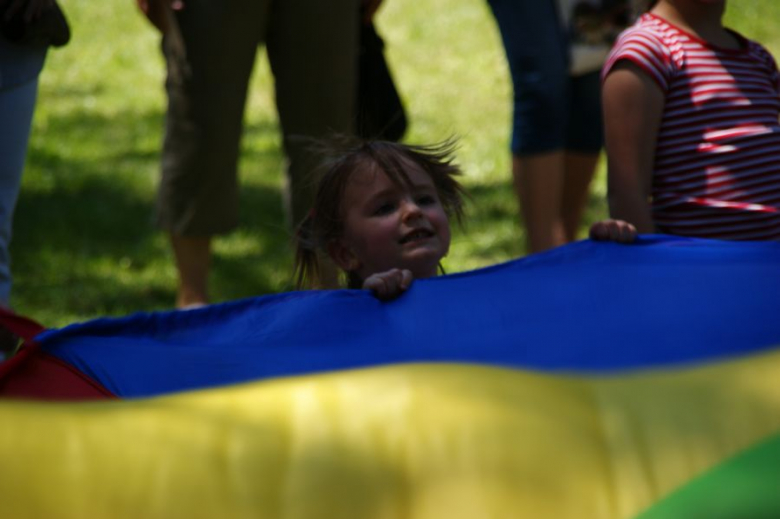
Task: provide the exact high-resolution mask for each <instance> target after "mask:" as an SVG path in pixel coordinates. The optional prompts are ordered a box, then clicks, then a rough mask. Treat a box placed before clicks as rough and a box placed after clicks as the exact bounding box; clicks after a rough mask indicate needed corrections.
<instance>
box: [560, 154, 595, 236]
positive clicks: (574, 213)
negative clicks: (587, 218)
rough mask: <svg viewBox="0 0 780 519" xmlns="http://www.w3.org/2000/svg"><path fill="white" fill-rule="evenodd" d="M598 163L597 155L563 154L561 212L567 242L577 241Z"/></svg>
mask: <svg viewBox="0 0 780 519" xmlns="http://www.w3.org/2000/svg"><path fill="white" fill-rule="evenodd" d="M598 161H599V155H598V153H578V152H573V151H567V152H566V154H565V159H564V164H565V166H564V168H565V173H564V180H563V190H562V193H561V211H562V218H563V229H564V234H565V236H566V241H567V242H569V241H574V240H576V239H577V232H578V231H579V228H580V223H581V222H582V215H583V213H584V211H585V206H586V205H587V203H588V194H589V193H590V183H591V180H593V175H594V173H595V172H596V165H597V164H598Z"/></svg>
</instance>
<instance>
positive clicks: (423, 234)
mask: <svg viewBox="0 0 780 519" xmlns="http://www.w3.org/2000/svg"><path fill="white" fill-rule="evenodd" d="M431 236H433V232H432V231H429V230H428V229H417V230H416V231H412V232H410V233H409V234H407V235H406V236H404V237H403V238H401V240H400V242H399V243H401V245H403V244H405V243H410V242H414V241H419V240H425V239H427V238H430V237H431Z"/></svg>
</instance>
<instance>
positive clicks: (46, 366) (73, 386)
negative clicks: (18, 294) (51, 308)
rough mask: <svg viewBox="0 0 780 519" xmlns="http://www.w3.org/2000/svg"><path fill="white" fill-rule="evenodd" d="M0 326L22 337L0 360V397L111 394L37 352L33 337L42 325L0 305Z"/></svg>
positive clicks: (85, 397)
mask: <svg viewBox="0 0 780 519" xmlns="http://www.w3.org/2000/svg"><path fill="white" fill-rule="evenodd" d="M0 326H4V327H5V328H8V329H9V330H10V331H12V332H13V333H15V334H16V335H18V336H19V337H21V338H22V339H24V344H23V345H22V347H21V349H20V350H19V352H18V353H17V354H16V355H14V356H13V357H11V358H10V359H8V360H6V361H4V362H0V398H27V399H34V400H96V399H102V398H115V395H114V394H112V393H111V392H110V391H108V390H107V389H106V388H104V387H103V386H102V385H101V384H99V383H97V382H95V381H94V380H92V379H91V378H90V377H88V376H87V375H85V374H84V373H82V372H81V371H79V370H77V369H76V368H74V367H73V366H71V365H70V364H68V363H66V362H63V361H62V360H60V359H58V358H56V357H53V356H51V355H49V354H47V353H44V352H43V351H41V349H40V347H39V346H38V344H37V343H35V341H34V340H33V338H34V337H35V336H36V335H38V334H39V333H40V332H42V331H43V330H44V329H45V328H44V327H43V326H42V325H40V324H38V323H36V322H35V321H33V320H31V319H27V318H26V317H22V316H20V315H16V314H15V313H13V312H11V311H10V310H6V309H3V308H0Z"/></svg>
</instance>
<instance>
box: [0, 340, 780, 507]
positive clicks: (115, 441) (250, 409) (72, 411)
mask: <svg viewBox="0 0 780 519" xmlns="http://www.w3.org/2000/svg"><path fill="white" fill-rule="evenodd" d="M778 381H780V351H776V352H774V353H769V354H765V355H761V356H757V357H753V358H749V359H744V360H741V361H738V362H726V363H722V364H718V365H712V366H708V367H704V368H697V369H691V370H678V371H676V372H672V373H668V372H663V373H659V372H647V373H640V374H634V375H632V376H621V377H612V378H596V377H593V378H586V377H565V376H560V377H559V376H551V375H542V374H534V373H529V372H523V371H516V370H509V369H499V368H491V367H481V366H464V365H444V364H432V365H399V366H388V367H382V368H374V369H365V370H359V371H349V372H342V373H333V374H325V375H316V376H309V377H302V378H291V379H283V380H277V381H270V382H264V383H255V384H248V385H242V386H234V387H229V388H220V389H215V390H210V391H201V392H193V393H187V394H180V395H174V396H169V397H163V398H155V399H148V400H137V401H111V402H98V403H81V404H45V403H31V402H9V401H5V402H2V403H0V517H2V518H14V519H25V518H79V519H81V518H133V519H136V518H165V519H170V518H188V519H189V518H211V517H216V518H221V517H230V518H242V517H253V518H255V517H268V518H280V519H304V518H306V519H308V518H318V519H319V518H328V519H331V518H382V519H384V518H419V519H432V518H446V519H458V518H469V519H471V518H491V517H496V518H505V517H513V518H515V517H519V518H522V517H527V518H541V519H547V518H560V519H565V518H576V519H597V518H598V519H602V518H603V519H630V518H631V517H633V516H634V515H636V514H637V513H639V512H641V511H642V510H643V509H645V508H647V507H649V506H650V505H652V504H653V503H654V502H655V501H656V500H658V499H659V498H661V497H663V496H664V495H665V494H667V493H668V492H669V491H671V490H673V489H674V488H676V487H677V486H679V485H682V484H684V483H685V482H687V481H688V480H690V479H691V478H692V477H694V476H695V475H697V474H699V473H701V472H702V471H703V470H705V469H707V468H709V467H712V466H714V465H715V464H717V463H718V462H719V461H722V460H723V459H725V458H727V457H729V456H731V455H733V454H736V453H738V452H739V451H740V450H742V449H745V448H747V447H749V446H751V445H753V444H754V443H756V442H758V441H760V440H761V439H763V438H766V437H768V436H769V435H771V434H773V433H776V432H778V431H780V383H779V382H778Z"/></svg>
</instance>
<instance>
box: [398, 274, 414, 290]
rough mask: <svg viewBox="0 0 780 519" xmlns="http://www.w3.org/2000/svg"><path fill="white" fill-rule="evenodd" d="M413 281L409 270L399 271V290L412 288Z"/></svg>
mask: <svg viewBox="0 0 780 519" xmlns="http://www.w3.org/2000/svg"><path fill="white" fill-rule="evenodd" d="M413 280H414V276H413V275H412V271H411V270H406V269H404V270H402V271H401V288H402V289H403V290H406V289H407V288H409V287H410V286H412V281H413Z"/></svg>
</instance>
